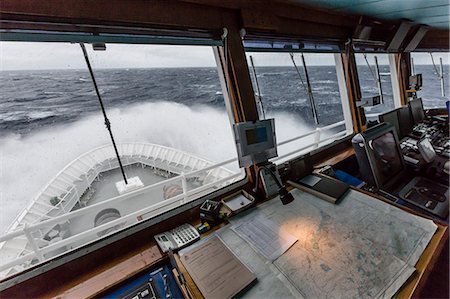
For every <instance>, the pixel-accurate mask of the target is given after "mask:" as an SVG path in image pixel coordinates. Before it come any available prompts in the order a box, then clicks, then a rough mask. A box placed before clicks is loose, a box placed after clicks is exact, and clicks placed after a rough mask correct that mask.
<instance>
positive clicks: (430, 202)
mask: <svg viewBox="0 0 450 299" xmlns="http://www.w3.org/2000/svg"><path fill="white" fill-rule="evenodd" d="M432 204H433V201H431V200H429V201H427V203H426V204H425V207H427V208H429V207H431V205H432Z"/></svg>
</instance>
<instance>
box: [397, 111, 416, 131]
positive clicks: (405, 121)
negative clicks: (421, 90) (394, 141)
mask: <svg viewBox="0 0 450 299" xmlns="http://www.w3.org/2000/svg"><path fill="white" fill-rule="evenodd" d="M398 124H399V126H400V132H399V134H398V138H399V139H403V138H405V137H406V136H408V134H409V133H411V132H412V129H413V126H414V123H413V120H412V116H411V111H410V110H409V107H402V108H399V109H398Z"/></svg>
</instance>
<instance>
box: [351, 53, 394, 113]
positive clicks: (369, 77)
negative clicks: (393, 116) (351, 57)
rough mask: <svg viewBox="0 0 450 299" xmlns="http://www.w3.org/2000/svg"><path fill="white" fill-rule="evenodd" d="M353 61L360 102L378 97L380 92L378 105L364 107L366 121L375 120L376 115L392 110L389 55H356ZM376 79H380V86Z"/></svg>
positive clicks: (392, 99)
mask: <svg viewBox="0 0 450 299" xmlns="http://www.w3.org/2000/svg"><path fill="white" fill-rule="evenodd" d="M355 59H356V66H357V70H358V77H359V85H360V88H361V96H362V100H363V101H364V99H367V98H372V97H374V96H378V95H380V92H381V94H382V95H383V99H382V103H381V104H380V105H376V106H371V107H370V106H369V107H364V112H365V114H366V117H367V119H368V120H370V119H372V118H377V115H378V114H381V113H383V112H386V111H389V110H392V109H394V96H393V92H392V80H391V72H390V67H389V54H381V53H380V54H363V53H357V54H355ZM377 65H378V72H377ZM378 78H380V85H378Z"/></svg>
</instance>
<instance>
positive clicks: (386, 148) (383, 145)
mask: <svg viewBox="0 0 450 299" xmlns="http://www.w3.org/2000/svg"><path fill="white" fill-rule="evenodd" d="M368 144H369V147H370V151H371V152H372V155H373V161H374V166H375V169H374V171H375V175H376V176H377V179H378V182H379V184H380V186H384V185H386V183H388V182H389V181H390V180H392V179H393V178H395V176H397V175H398V174H399V173H400V172H401V171H402V170H403V164H402V157H401V153H400V151H399V148H398V145H397V143H396V141H395V137H394V132H393V130H391V131H389V132H386V133H384V134H383V135H381V136H379V137H376V138H374V139H372V140H369V141H368Z"/></svg>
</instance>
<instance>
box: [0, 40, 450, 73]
mask: <svg viewBox="0 0 450 299" xmlns="http://www.w3.org/2000/svg"><path fill="white" fill-rule="evenodd" d="M87 48H88V51H89V55H90V58H91V63H92V65H93V67H94V68H153V67H205V66H206V67H213V66H216V63H215V60H214V55H213V51H212V49H211V47H204V46H165V45H121V44H107V50H106V51H95V52H94V51H92V47H91V46H90V45H87ZM248 55H252V56H253V59H254V63H255V65H256V66H278V65H281V66H292V61H291V59H290V57H289V54H288V53H251V54H247V56H248ZM296 55H298V56H297V57H298V58H297V59H296V60H297V63H298V64H301V60H300V55H299V54H296ZM434 57H435V62H436V63H439V57H443V58H444V64H449V55H448V53H445V54H434ZM305 59H306V62H307V64H308V65H334V58H333V55H331V54H305ZM357 59H358V61H359V62H360V63H365V62H364V61H363V60H362V59H363V58H362V55H361V57H358V58H357ZM378 60H379V63H380V64H387V63H388V59H387V56H386V55H378ZM369 62H371V63H372V62H373V58H372V56H371V55H369ZM414 63H415V64H431V59H430V55H429V54H427V53H422V54H415V55H414ZM85 67H86V65H85V62H84V58H83V55H82V52H81V49H80V46H79V45H78V44H69V43H33V42H29V43H23V42H0V69H1V70H39V69H83V68H85Z"/></svg>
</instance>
